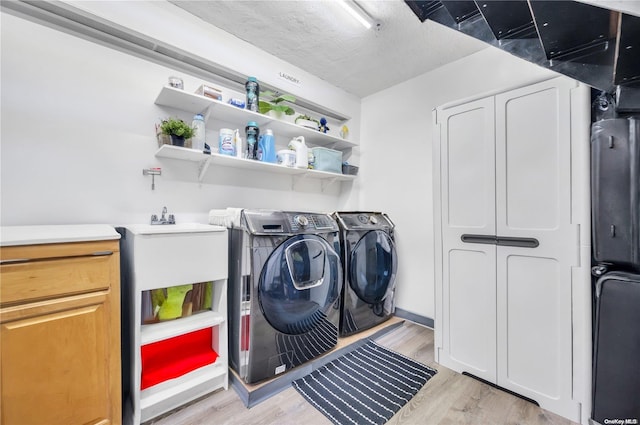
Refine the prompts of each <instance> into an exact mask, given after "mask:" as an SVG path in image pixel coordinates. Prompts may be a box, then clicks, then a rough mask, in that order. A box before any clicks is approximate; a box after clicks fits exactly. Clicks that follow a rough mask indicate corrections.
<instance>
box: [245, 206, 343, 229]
mask: <svg viewBox="0 0 640 425" xmlns="http://www.w3.org/2000/svg"><path fill="white" fill-rule="evenodd" d="M243 217H244V220H245V223H246V224H247V228H248V230H249V232H251V233H252V234H259V235H265V234H280V235H289V234H292V233H318V232H337V231H338V230H339V228H338V223H337V222H336V220H335V219H334V218H333V217H331V216H330V215H329V214H321V213H307V212H288V211H271V210H244V212H243Z"/></svg>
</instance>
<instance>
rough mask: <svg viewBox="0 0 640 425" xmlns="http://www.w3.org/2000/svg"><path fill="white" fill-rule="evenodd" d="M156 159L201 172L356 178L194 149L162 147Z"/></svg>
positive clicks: (333, 178)
mask: <svg viewBox="0 0 640 425" xmlns="http://www.w3.org/2000/svg"><path fill="white" fill-rule="evenodd" d="M156 157H158V158H171V159H179V160H183V161H191V162H196V163H200V168H201V170H205V171H206V169H207V167H209V165H211V164H214V165H216V166H219V167H232V168H241V169H247V170H257V171H264V172H268V173H275V174H288V175H291V176H298V177H305V178H306V177H308V178H313V179H327V180H335V181H349V180H354V179H355V178H356V176H354V175H350V174H338V173H328V172H325V171H317V170H307V169H302V168H290V167H284V166H282V165H278V164H271V163H269V162H261V161H255V160H251V159H244V158H237V157H234V156H229V155H220V154H217V153H212V154H211V155H207V154H204V153H202V152H200V151H197V150H195V149H189V148H183V147H179V146H172V145H162V146H161V147H160V149H158V151H157V152H156ZM200 174H201V176H200V179H202V174H203V172H201V173H200Z"/></svg>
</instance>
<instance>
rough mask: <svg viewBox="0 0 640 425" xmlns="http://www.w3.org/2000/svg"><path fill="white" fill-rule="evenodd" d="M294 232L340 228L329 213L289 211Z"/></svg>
mask: <svg viewBox="0 0 640 425" xmlns="http://www.w3.org/2000/svg"><path fill="white" fill-rule="evenodd" d="M287 214H288V215H289V224H290V225H291V231H292V232H301V231H318V230H322V231H325V230H330V231H334V230H337V229H338V225H337V223H336V222H335V220H334V219H333V218H331V216H329V215H328V214H316V213H287Z"/></svg>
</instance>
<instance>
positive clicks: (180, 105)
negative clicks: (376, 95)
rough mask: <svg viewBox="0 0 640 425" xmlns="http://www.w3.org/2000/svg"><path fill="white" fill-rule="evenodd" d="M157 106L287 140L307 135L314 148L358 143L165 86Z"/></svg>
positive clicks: (346, 145) (340, 146)
mask: <svg viewBox="0 0 640 425" xmlns="http://www.w3.org/2000/svg"><path fill="white" fill-rule="evenodd" d="M155 103H156V105H161V106H169V107H171V108H175V109H180V110H182V111H186V112H189V113H191V114H203V115H204V116H205V119H206V118H207V117H209V116H211V117H213V118H215V119H216V120H219V121H224V122H229V123H239V124H241V125H242V128H244V127H245V125H246V124H247V122H248V121H255V122H256V123H258V126H260V127H261V128H262V127H263V126H268V127H269V128H271V129H272V130H273V132H274V133H275V134H277V135H278V136H281V137H283V138H285V139H291V138H293V137H297V136H304V139H305V142H306V143H307V144H309V145H313V146H324V147H327V148H331V149H336V150H341V151H344V150H347V149H351V148H353V147H356V146H358V143H357V142H353V141H350V140H345V139H341V138H339V137H335V136H332V135H330V134H325V133H321V132H319V131H317V130H312V129H310V128H307V127H302V126H300V125H297V124H294V123H290V122H287V121H281V120H278V119H275V118H273V117H271V116H269V115H263V114H259V113H257V112H253V111H249V110H246V109H241V108H238V107H237V106H232V105H229V104H228V103H224V102H220V101H218V100H215V99H211V98H208V97H205V96H200V95H198V94H193V93H188V92H185V91H184V90H180V89H176V88H173V87H169V86H164V87H162V90H161V91H160V93H159V94H158V97H157V98H156V101H155Z"/></svg>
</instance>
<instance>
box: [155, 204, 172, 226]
mask: <svg viewBox="0 0 640 425" xmlns="http://www.w3.org/2000/svg"><path fill="white" fill-rule="evenodd" d="M166 214H167V207H163V208H162V215H161V216H160V219H159V220H158V216H157V215H156V214H152V215H151V224H176V218H175V217H174V216H173V214H169V217H166Z"/></svg>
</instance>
